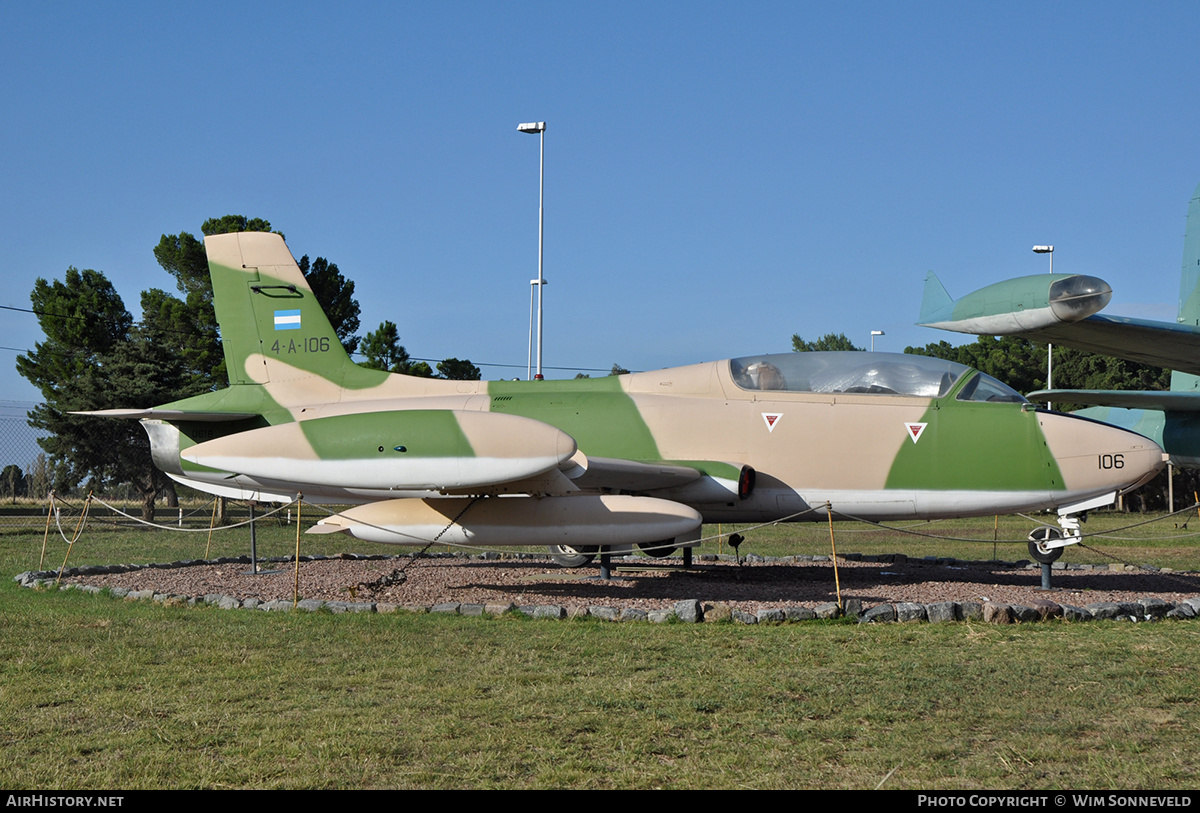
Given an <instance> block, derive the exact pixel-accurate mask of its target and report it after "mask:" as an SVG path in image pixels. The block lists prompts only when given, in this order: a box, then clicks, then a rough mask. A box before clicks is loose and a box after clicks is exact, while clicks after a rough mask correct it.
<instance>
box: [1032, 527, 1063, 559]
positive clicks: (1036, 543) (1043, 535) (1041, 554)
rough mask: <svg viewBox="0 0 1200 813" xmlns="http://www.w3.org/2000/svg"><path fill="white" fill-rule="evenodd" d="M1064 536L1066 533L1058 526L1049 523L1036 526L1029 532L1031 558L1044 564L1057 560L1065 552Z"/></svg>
mask: <svg viewBox="0 0 1200 813" xmlns="http://www.w3.org/2000/svg"><path fill="white" fill-rule="evenodd" d="M1063 538H1064V534H1063V532H1062V531H1060V530H1059V529H1058V528H1052V527H1050V526H1049V525H1043V526H1041V527H1040V528H1034V529H1033V530H1032V531H1030V532H1029V558H1030V559H1032V560H1033V561H1035V562H1039V563H1041V564H1043V565H1049V564H1053V563H1054V562H1057V561H1058V559H1059V557H1061V556H1062V554H1063V542H1062V541H1061V540H1062V539H1063ZM1055 543H1057V544H1055ZM1067 544H1070V543H1067Z"/></svg>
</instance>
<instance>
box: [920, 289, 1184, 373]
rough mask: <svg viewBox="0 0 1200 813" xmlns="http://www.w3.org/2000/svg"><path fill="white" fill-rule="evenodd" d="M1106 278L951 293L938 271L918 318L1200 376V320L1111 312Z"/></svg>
mask: <svg viewBox="0 0 1200 813" xmlns="http://www.w3.org/2000/svg"><path fill="white" fill-rule="evenodd" d="M1111 298H1112V289H1111V288H1110V287H1109V285H1108V283H1106V282H1104V280H1101V279H1097V278H1096V277H1089V276H1084V275H1082V274H1038V275H1034V276H1029V277H1017V278H1016V279H1010V280H1006V281H1004V282H998V283H996V284H994V285H989V286H987V287H986V288H981V289H979V290H978V291H974V292H972V293H969V294H967V295H966V296H963V297H961V298H959V299H951V297H950V295H949V294H948V293H946V289H945V288H944V287H943V286H942V284H941V281H940V280H938V278H937V275H936V274H934V273H933V272H932V271H930V272H929V274H928V275H927V276H926V278H925V295H924V298H923V299H922V301H921V316H920V319H919V321H918V322H917V324H919V325H922V326H925V327H936V328H941V329H943V330H952V331H955V332H957V333H972V334H975V335H984V336H1020V337H1022V338H1025V339H1032V340H1033V341H1038V342H1051V343H1053V344H1061V345H1064V346H1066V347H1074V348H1076V349H1078V350H1086V351H1088V352H1092V353H1100V354H1102V355H1106V356H1113V357H1115V358H1122V359H1128V360H1129V361H1136V362H1141V363H1143V364H1150V365H1153V366H1155V367H1167V368H1169V369H1172V370H1180V371H1182V372H1185V373H1192V374H1193V375H1200V327H1196V326H1195V325H1186V324H1177V323H1174V322H1157V321H1152V320H1149V319H1133V318H1130V317H1125V316H1106V315H1102V314H1100V313H1098V311H1099V310H1100V309H1101V308H1103V307H1104V306H1105V305H1107V304H1108V302H1109V300H1110V299H1111Z"/></svg>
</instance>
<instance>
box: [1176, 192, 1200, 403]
mask: <svg viewBox="0 0 1200 813" xmlns="http://www.w3.org/2000/svg"><path fill="white" fill-rule="evenodd" d="M1177 321H1178V322H1179V324H1181V325H1189V326H1197V325H1200V185H1198V186H1197V187H1196V190H1195V191H1194V192H1192V201H1191V203H1189V204H1188V214H1187V225H1186V226H1185V227H1184V232H1183V270H1182V274H1181V276H1180V281H1179V319H1178V320H1177ZM1171 389H1172V390H1173V391H1177V392H1200V377H1197V376H1194V375H1189V374H1187V373H1180V372H1172V373H1171Z"/></svg>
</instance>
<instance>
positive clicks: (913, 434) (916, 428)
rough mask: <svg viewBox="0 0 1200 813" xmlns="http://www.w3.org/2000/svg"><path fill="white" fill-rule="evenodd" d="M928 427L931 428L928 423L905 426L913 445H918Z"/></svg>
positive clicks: (907, 424)
mask: <svg viewBox="0 0 1200 813" xmlns="http://www.w3.org/2000/svg"><path fill="white" fill-rule="evenodd" d="M926 426H929V424H927V423H906V424H904V428H905V429H907V430H908V436H909V438H910V439H911V440H912V442H913V443H916V442H917V441H918V440H920V439H921V433H922V432H924V431H925V427H926Z"/></svg>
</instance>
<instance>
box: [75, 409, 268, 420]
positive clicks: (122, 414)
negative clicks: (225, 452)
mask: <svg viewBox="0 0 1200 813" xmlns="http://www.w3.org/2000/svg"><path fill="white" fill-rule="evenodd" d="M69 414H71V415H91V416H92V417H94V418H124V419H125V420H130V421H140V420H158V421H204V422H218V421H244V420H247V419H248V418H257V417H258V413H257V412H199V411H197V412H192V411H189V410H183V409H95V410H91V411H90V412H71V413H69Z"/></svg>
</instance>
